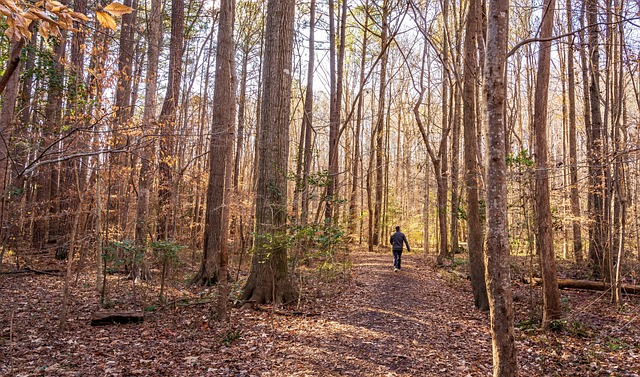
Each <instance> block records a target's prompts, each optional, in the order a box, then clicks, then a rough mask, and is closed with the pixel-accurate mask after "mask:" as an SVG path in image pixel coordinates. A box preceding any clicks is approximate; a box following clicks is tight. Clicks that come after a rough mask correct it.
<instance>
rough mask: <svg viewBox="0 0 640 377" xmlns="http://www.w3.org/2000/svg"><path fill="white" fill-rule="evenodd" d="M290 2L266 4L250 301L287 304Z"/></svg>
mask: <svg viewBox="0 0 640 377" xmlns="http://www.w3.org/2000/svg"><path fill="white" fill-rule="evenodd" d="M294 9H295V1H294V0H269V1H268V3H267V26H266V32H265V37H266V43H265V51H264V66H263V71H264V72H263V76H264V79H263V90H262V96H263V99H262V107H261V117H260V118H261V121H260V128H259V130H258V150H257V153H258V155H257V167H256V169H257V170H256V172H257V177H256V178H257V181H256V186H257V192H256V214H255V216H256V228H255V239H254V249H255V253H254V255H253V261H252V264H251V272H250V274H249V278H248V280H247V283H246V285H245V287H244V289H243V299H244V300H246V301H247V302H248V303H263V302H276V303H286V302H289V301H290V300H292V299H293V298H294V297H295V296H296V294H295V291H294V290H293V286H292V284H291V282H290V281H289V276H288V273H287V227H286V222H287V171H288V160H289V158H288V153H289V114H290V100H291V60H292V47H293V21H294V19H293V16H294Z"/></svg>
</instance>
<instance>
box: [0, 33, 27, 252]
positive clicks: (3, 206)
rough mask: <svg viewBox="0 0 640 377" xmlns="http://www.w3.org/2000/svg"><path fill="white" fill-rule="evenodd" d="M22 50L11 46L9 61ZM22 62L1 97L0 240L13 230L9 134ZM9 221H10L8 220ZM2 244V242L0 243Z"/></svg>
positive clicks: (14, 112)
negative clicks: (10, 207) (10, 212)
mask: <svg viewBox="0 0 640 377" xmlns="http://www.w3.org/2000/svg"><path fill="white" fill-rule="evenodd" d="M21 50H22V49H18V44H17V43H16V42H14V43H12V44H11V52H10V56H9V60H12V59H15V58H16V57H18V58H19V56H20V53H21ZM22 66H23V64H22V62H20V63H18V67H17V68H16V70H15V71H13V74H12V75H11V77H10V78H9V80H8V81H7V87H6V88H5V91H4V93H3V96H2V109H1V110H0V138H1V140H2V141H1V142H0V185H1V186H0V187H1V189H0V240H6V239H8V237H7V236H8V235H7V234H5V232H7V231H8V229H11V228H13V226H6V225H5V219H6V218H8V217H7V208H8V204H9V199H10V196H11V194H10V191H12V190H11V189H10V186H11V184H12V182H11V174H10V171H11V163H10V161H11V156H10V152H9V142H10V140H11V136H10V135H11V133H12V130H13V127H14V123H15V115H16V101H17V98H18V91H19V89H20V73H21V71H22ZM9 221H11V220H9ZM2 242H3V243H4V241H2ZM0 246H2V249H3V250H2V252H1V253H0V255H2V254H4V249H5V248H6V245H4V244H3V245H0ZM1 262H2V258H0V263H1Z"/></svg>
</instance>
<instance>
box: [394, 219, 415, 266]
mask: <svg viewBox="0 0 640 377" xmlns="http://www.w3.org/2000/svg"><path fill="white" fill-rule="evenodd" d="M403 243H404V244H405V245H407V251H409V252H410V251H411V247H409V241H407V237H406V236H405V235H404V233H402V232H401V231H400V227H399V226H397V227H396V232H395V233H393V234H392V235H391V249H392V250H393V271H394V272H396V271H398V270H399V269H400V268H401V262H402V246H403Z"/></svg>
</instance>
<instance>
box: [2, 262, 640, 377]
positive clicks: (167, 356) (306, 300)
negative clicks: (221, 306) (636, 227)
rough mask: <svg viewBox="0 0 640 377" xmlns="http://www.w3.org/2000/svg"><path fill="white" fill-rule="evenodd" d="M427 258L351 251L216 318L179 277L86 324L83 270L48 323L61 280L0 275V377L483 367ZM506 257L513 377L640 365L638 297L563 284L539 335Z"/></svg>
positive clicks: (460, 285)
mask: <svg viewBox="0 0 640 377" xmlns="http://www.w3.org/2000/svg"><path fill="white" fill-rule="evenodd" d="M432 262H433V261H432V260H431V259H425V258H424V257H423V256H422V255H419V254H416V253H405V254H404V255H403V262H402V263H403V268H402V270H401V271H398V272H393V269H392V267H391V255H390V253H389V252H387V253H366V252H364V251H361V250H354V251H352V252H351V253H350V264H348V266H349V268H348V269H346V270H344V271H343V272H342V273H341V272H335V271H334V273H330V272H329V273H326V272H325V273H323V274H320V275H319V276H316V277H314V278H308V279H306V280H305V281H303V292H304V295H303V300H302V301H301V302H300V303H299V305H298V306H297V307H296V308H295V309H294V308H283V309H275V308H269V307H263V308H261V310H247V309H239V308H238V309H235V308H234V309H233V310H232V313H231V317H232V321H231V324H230V325H229V327H226V328H221V327H220V326H219V324H218V323H217V322H215V321H212V320H209V311H210V309H211V307H210V306H211V305H212V304H211V301H212V300H211V299H207V298H211V297H213V296H212V293H211V292H214V291H215V290H211V291H209V290H203V289H200V290H198V289H195V288H193V287H189V286H188V285H187V284H182V286H183V287H182V289H180V290H178V289H172V290H170V291H169V297H170V299H169V302H168V303H167V304H164V305H158V304H151V303H152V302H153V301H154V299H153V297H152V294H154V291H153V290H151V289H145V287H144V286H140V287H138V289H137V302H138V306H139V307H140V308H141V309H146V312H145V313H146V314H145V321H144V322H143V323H141V324H127V325H110V326H101V327H92V326H90V318H91V316H92V313H93V312H94V311H95V310H96V308H97V302H98V301H99V295H98V294H97V293H95V291H94V290H93V289H92V287H93V284H92V275H90V274H89V273H87V274H86V275H85V274H80V276H79V277H78V281H77V282H73V283H72V290H71V292H72V295H71V301H70V310H69V314H68V317H67V321H66V323H65V329H64V330H59V329H58V321H59V316H60V312H61V302H62V301H61V296H62V294H61V292H62V286H63V278H62V277H60V276H52V275H43V274H35V273H28V272H27V273H11V274H9V273H2V274H0V375H2V376H323V377H324V376H490V375H491V371H492V369H491V368H492V366H491V365H492V364H491V337H490V335H489V319H488V313H483V312H479V311H477V310H474V308H473V304H472V303H473V297H472V293H471V289H470V284H469V282H468V280H467V279H466V267H465V266H464V264H460V265H458V264H456V265H455V268H453V267H450V268H448V269H439V270H436V269H435V268H433V267H432V265H433V263H432ZM514 265H515V268H514V276H513V277H514V301H515V303H514V305H515V310H516V342H517V350H518V358H519V365H520V373H521V375H523V376H639V375H640V299H639V298H638V297H635V296H626V297H625V298H624V300H625V304H624V305H623V306H621V307H618V308H616V307H613V306H612V305H611V304H610V303H609V295H608V294H603V293H602V292H585V291H562V292H561V302H562V305H563V308H564V310H565V318H564V319H563V321H561V322H558V324H557V328H556V331H549V332H541V331H540V330H539V329H538V328H537V327H538V324H539V323H538V320H537V319H536V318H538V317H539V316H538V314H537V313H538V312H539V307H540V305H539V301H540V298H539V294H540V293H539V288H531V287H529V286H527V285H524V284H522V283H520V282H519V280H517V279H518V276H517V275H518V274H519V271H518V270H519V267H518V264H517V262H515V263H514ZM0 267H5V268H2V270H4V271H6V270H7V268H6V267H8V266H0ZM522 269H524V268H522ZM561 274H562V273H561ZM130 284H131V281H130V280H126V278H124V277H119V278H115V280H113V281H110V291H109V297H118V300H116V299H113V300H112V301H111V304H112V305H113V306H114V309H127V307H126V306H127V304H126V302H127V301H130V302H132V301H131V300H132V296H131V294H132V290H131V289H130V288H131V287H130ZM176 285H180V284H176ZM156 301H157V300H156Z"/></svg>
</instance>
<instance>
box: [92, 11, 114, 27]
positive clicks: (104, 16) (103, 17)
mask: <svg viewBox="0 0 640 377" xmlns="http://www.w3.org/2000/svg"><path fill="white" fill-rule="evenodd" d="M96 17H97V18H98V22H100V25H102V26H103V27H106V28H109V29H111V30H116V20H114V19H113V17H111V16H110V15H109V14H108V13H107V12H102V11H97V12H96Z"/></svg>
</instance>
